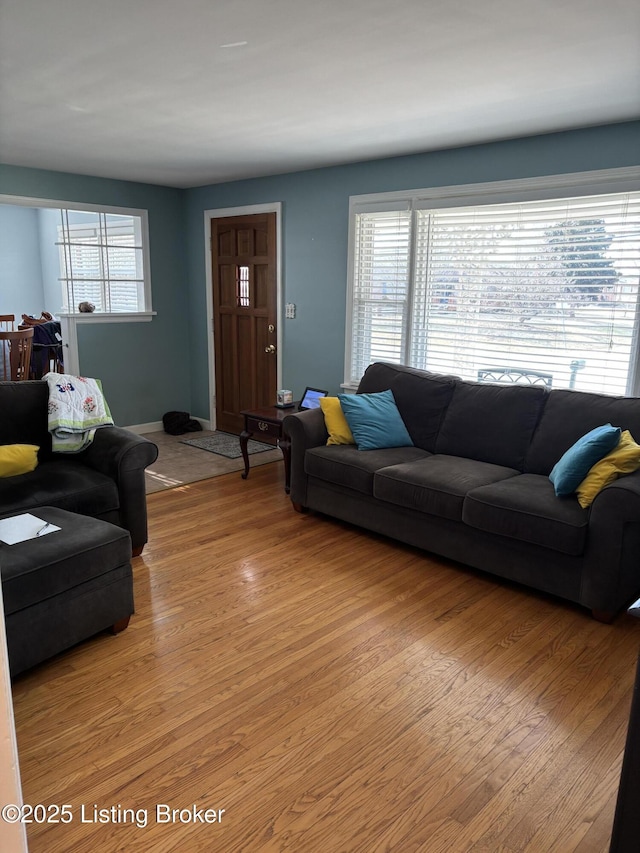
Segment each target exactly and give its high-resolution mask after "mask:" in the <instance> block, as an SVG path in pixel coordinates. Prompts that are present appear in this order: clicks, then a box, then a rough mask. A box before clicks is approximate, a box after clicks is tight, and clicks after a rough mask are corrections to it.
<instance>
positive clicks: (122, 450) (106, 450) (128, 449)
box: [61, 426, 158, 482]
mask: <svg viewBox="0 0 640 853" xmlns="http://www.w3.org/2000/svg"><path fill="white" fill-rule="evenodd" d="M61 455H63V456H64V458H65V459H70V458H72V457H71V456H70V455H69V454H61ZM73 458H74V459H76V460H77V461H78V462H81V463H82V464H83V465H88V466H89V467H90V468H94V469H95V470H96V471H100V473H101V474H105V475H106V476H107V477H111V479H112V480H115V481H116V482H118V480H119V479H120V478H121V477H122V475H123V474H124V473H125V472H127V471H135V470H137V469H141V470H142V471H144V469H145V468H147V467H148V466H149V465H151V464H152V463H153V462H155V461H156V459H157V458H158V448H157V447H156V445H155V444H154V443H153V442H152V441H149V440H148V439H147V438H144V437H143V436H141V435H136V433H134V432H130V431H129V430H128V429H122V427H116V426H108V427H100V429H97V430H96V434H95V436H94V439H93V441H92V442H91V444H90V445H89V447H87V449H86V450H83V451H82V452H81V453H77V454H74V456H73Z"/></svg>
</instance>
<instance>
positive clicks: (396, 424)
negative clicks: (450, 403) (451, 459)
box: [338, 391, 413, 450]
mask: <svg viewBox="0 0 640 853" xmlns="http://www.w3.org/2000/svg"><path fill="white" fill-rule="evenodd" d="M338 399H339V400H340V405H341V406H342V411H343V412H344V416H345V418H346V419H347V423H348V424H349V427H350V429H351V432H352V433H353V437H354V439H355V442H356V444H357V445H358V450H378V449H379V448H382V447H412V446H413V442H412V441H411V436H410V435H409V433H408V432H407V428H406V426H405V425H404V421H403V420H402V416H401V415H400V412H399V411H398V407H397V406H396V401H395V397H394V396H393V391H380V392H379V393H377V394H338Z"/></svg>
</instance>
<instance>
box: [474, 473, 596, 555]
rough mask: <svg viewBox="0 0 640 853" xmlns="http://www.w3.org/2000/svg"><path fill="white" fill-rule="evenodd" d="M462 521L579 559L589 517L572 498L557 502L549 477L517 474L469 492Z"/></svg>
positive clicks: (559, 499) (560, 499) (480, 528)
mask: <svg viewBox="0 0 640 853" xmlns="http://www.w3.org/2000/svg"><path fill="white" fill-rule="evenodd" d="M462 520H463V521H464V523H465V524H468V525H469V526H470V527H476V528H478V529H479V530H484V531H486V532H487V533H497V534H498V535H500V536H508V537H509V538H511V539H520V540H521V541H523V542H531V543H533V544H534V545H541V546H542V547H544V548H552V549H553V550H555V551H562V552H563V553H565V554H573V555H578V554H582V552H583V550H584V546H585V542H586V538H587V528H588V520H589V513H588V511H587V510H584V509H582V508H581V507H580V505H579V504H578V501H577V500H576V499H575V497H569V498H557V497H556V496H555V493H554V490H553V485H552V484H551V482H550V480H549V478H548V477H545V476H543V475H539V474H520V475H519V476H518V477H512V478H511V479H509V480H502V482H500V483H492V484H490V485H487V486H480V487H479V488H477V489H473V490H471V491H470V492H469V494H468V495H467V497H466V499H465V502H464V508H463V511H462Z"/></svg>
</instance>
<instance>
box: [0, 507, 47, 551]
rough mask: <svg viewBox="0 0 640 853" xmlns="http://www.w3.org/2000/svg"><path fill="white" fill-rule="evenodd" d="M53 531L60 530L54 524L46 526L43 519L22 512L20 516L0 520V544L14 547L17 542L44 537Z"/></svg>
mask: <svg viewBox="0 0 640 853" xmlns="http://www.w3.org/2000/svg"><path fill="white" fill-rule="evenodd" d="M54 530H60V528H59V527H57V526H56V525H55V524H48V523H47V522H46V521H45V520H44V519H43V518H38V517H37V516H35V515H31V513H30V512H24V513H23V514H22V515H14V516H12V517H11V518H3V519H0V542H4V543H5V544H6V545H16V544H17V543H18V542H26V541H27V540H28V539H37V538H38V537H39V536H46V535H47V533H53V531H54Z"/></svg>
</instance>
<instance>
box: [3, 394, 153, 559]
mask: <svg viewBox="0 0 640 853" xmlns="http://www.w3.org/2000/svg"><path fill="white" fill-rule="evenodd" d="M48 400H49V392H48V387H47V383H46V382H43V381H25V382H0V444H35V445H37V446H38V447H39V448H40V450H39V452H38V467H37V468H36V469H35V471H31V472H30V473H28V474H22V475H20V476H17V477H4V478H0V514H2V515H7V514H9V513H20V512H31V511H33V510H35V509H37V508H38V507H40V506H53V507H59V508H60V509H65V510H68V511H70V512H75V513H79V514H81V515H87V516H91V517H92V518H97V519H102V520H103V521H109V522H111V523H112V524H117V525H118V526H119V527H122V528H124V529H125V530H128V531H129V533H130V534H131V544H132V548H133V554H134V556H136V555H138V554H140V553H141V552H142V549H143V547H144V545H145V543H146V541H147V502H146V493H145V477H144V471H145V468H147V467H148V466H149V465H151V464H152V463H153V462H154V461H155V460H156V458H157V456H158V448H157V447H156V445H155V444H153V442H151V441H148V440H147V439H145V438H142V437H141V436H139V435H136V434H134V433H132V432H129V431H128V430H126V429H121V428H120V427H115V426H114V427H101V428H100V429H98V430H97V431H96V435H95V439H94V441H93V443H92V444H91V445H90V447H88V448H87V449H86V450H84V451H82V452H81V453H77V454H69V453H53V452H52V450H51V436H50V434H49V432H48V430H47V405H48Z"/></svg>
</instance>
